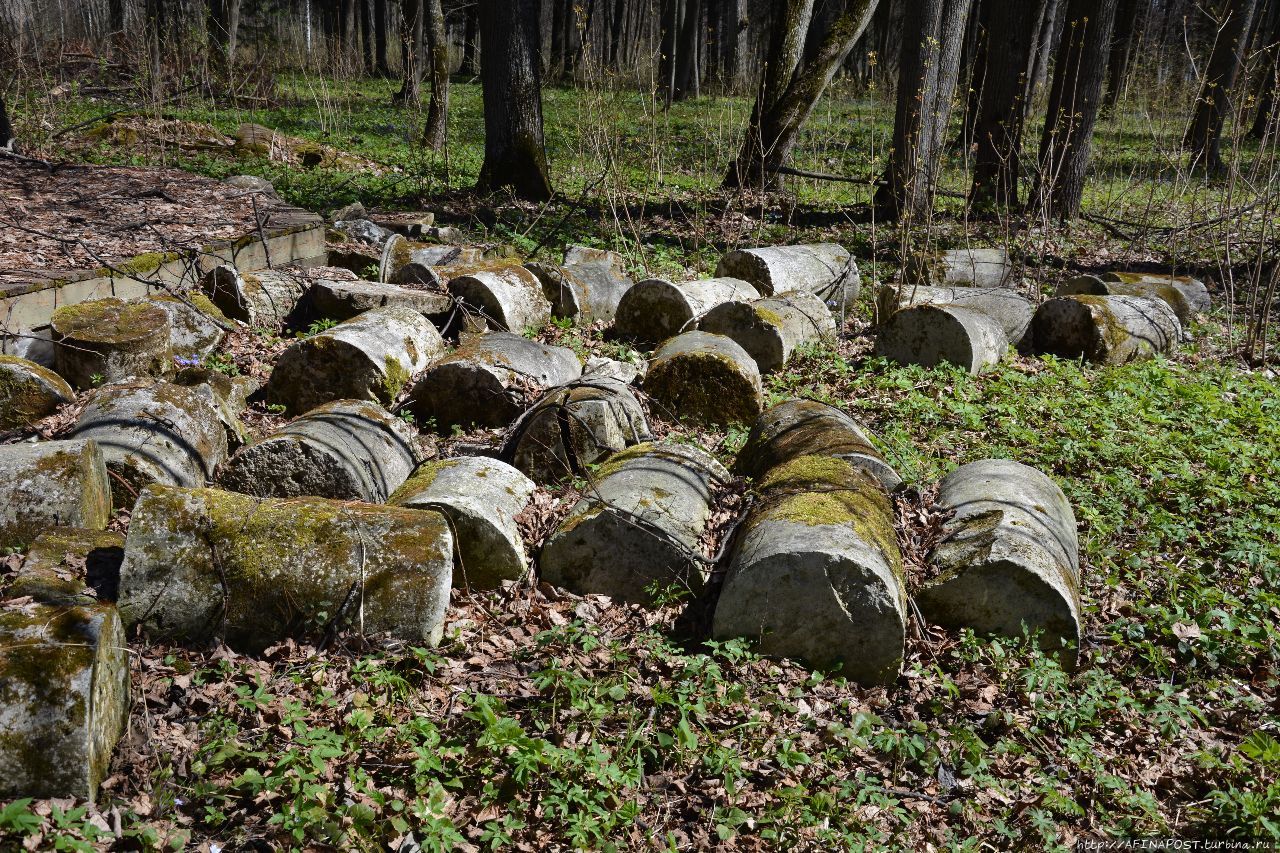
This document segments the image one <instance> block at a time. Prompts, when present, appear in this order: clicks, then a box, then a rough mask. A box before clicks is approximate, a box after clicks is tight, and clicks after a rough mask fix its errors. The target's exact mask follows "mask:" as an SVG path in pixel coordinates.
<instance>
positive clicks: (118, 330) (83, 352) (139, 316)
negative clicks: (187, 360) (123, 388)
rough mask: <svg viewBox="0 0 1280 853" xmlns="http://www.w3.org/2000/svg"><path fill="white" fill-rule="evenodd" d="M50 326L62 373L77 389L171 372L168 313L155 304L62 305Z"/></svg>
mask: <svg viewBox="0 0 1280 853" xmlns="http://www.w3.org/2000/svg"><path fill="white" fill-rule="evenodd" d="M49 327H50V328H51V329H52V331H53V340H54V342H55V344H56V348H55V350H54V360H55V364H56V365H57V371H58V374H59V375H60V376H62V378H64V379H66V380H67V382H69V383H71V385H72V386H73V387H75V388H81V389H84V388H93V387H94V386H95V385H101V384H103V383H111V382H128V381H131V380H133V379H138V378H141V377H143V376H163V375H165V374H166V373H170V372H172V369H171V368H172V364H171V363H170V359H169V335H170V333H171V326H170V323H169V315H168V313H166V312H165V311H164V309H162V308H160V307H158V306H157V305H155V304H153V303H151V302H125V301H123V300H121V299H116V298H114V297H110V298H107V299H93V300H90V301H88V302H79V303H76V304H75V305H64V306H62V307H61V308H59V309H57V310H55V311H54V312H53V315H52V316H51V317H50V318H49Z"/></svg>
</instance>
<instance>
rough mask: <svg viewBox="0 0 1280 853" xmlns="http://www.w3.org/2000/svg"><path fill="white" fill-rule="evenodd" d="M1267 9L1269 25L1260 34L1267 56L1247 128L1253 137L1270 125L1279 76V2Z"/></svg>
mask: <svg viewBox="0 0 1280 853" xmlns="http://www.w3.org/2000/svg"><path fill="white" fill-rule="evenodd" d="M1269 11H1270V14H1269V16H1268V17H1269V18H1270V21H1269V24H1270V26H1268V27H1266V28H1265V29H1264V30H1263V36H1262V38H1263V41H1262V45H1263V47H1264V49H1265V50H1266V51H1267V58H1266V61H1265V62H1263V63H1262V72H1261V73H1260V74H1259V75H1258V111H1257V113H1255V114H1254V119H1253V127H1252V128H1251V129H1250V130H1249V136H1250V137H1252V138H1253V139H1262V138H1263V137H1264V136H1266V134H1267V128H1268V127H1270V125H1271V117H1272V115H1273V113H1274V112H1275V108H1276V88H1277V85H1278V82H1277V80H1278V78H1280V2H1272V3H1271V6H1270V10H1269ZM1273 132H1274V131H1273Z"/></svg>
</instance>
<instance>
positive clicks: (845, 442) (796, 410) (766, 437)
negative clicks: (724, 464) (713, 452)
mask: <svg viewBox="0 0 1280 853" xmlns="http://www.w3.org/2000/svg"><path fill="white" fill-rule="evenodd" d="M801 456H832V457H835V458H837V459H843V460H844V461H846V462H848V463H849V464H850V465H853V466H854V467H855V468H861V469H862V470H864V471H866V472H867V473H868V474H870V475H871V476H873V477H875V478H876V479H877V480H879V481H880V484H881V485H882V486H884V488H885V491H890V492H891V491H893V490H894V489H896V488H897V487H898V486H899V485H900V484H901V483H902V478H901V477H899V476H898V472H897V471H895V470H893V467H892V466H891V465H889V463H888V462H886V461H885V459H884V457H883V456H882V455H881V454H880V451H879V450H877V449H876V447H875V445H874V444H872V443H871V435H870V433H868V432H867V430H866V428H865V427H864V426H863V425H862V424H860V423H858V422H857V421H856V420H854V419H853V418H852V417H851V416H849V415H848V414H846V413H845V412H842V411H840V410H839V409H837V408H835V407H834V406H828V405H827V404H826V403H819V402H818V401H816V400H788V401H787V402H785V403H779V404H778V405H776V406H774V407H773V408H771V409H769V410H768V411H766V412H765V413H764V414H763V415H761V416H760V417H759V419H757V420H756V422H755V423H754V424H753V425H752V427H751V432H750V433H749V434H748V435H747V441H746V444H744V445H743V446H742V450H741V451H740V452H739V453H738V458H737V459H736V460H734V464H733V471H734V473H735V474H740V475H742V476H744V477H751V478H752V479H759V478H761V477H763V476H764V475H765V474H766V473H768V472H769V471H770V470H772V469H773V468H776V467H778V466H779V465H782V464H784V463H786V462H790V461H791V460H793V459H798V458H799V457H801Z"/></svg>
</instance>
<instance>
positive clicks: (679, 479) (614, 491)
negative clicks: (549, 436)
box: [539, 443, 729, 603]
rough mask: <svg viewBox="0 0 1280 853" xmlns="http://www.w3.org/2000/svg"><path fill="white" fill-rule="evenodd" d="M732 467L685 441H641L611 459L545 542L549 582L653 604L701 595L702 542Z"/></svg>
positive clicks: (705, 564) (706, 566)
mask: <svg viewBox="0 0 1280 853" xmlns="http://www.w3.org/2000/svg"><path fill="white" fill-rule="evenodd" d="M728 476H729V475H728V472H726V471H725V470H724V468H723V467H722V466H721V465H720V463H719V462H717V461H716V460H715V459H714V458H713V457H712V456H711V455H709V454H708V453H706V452H705V451H702V450H699V449H698V448H696V447H691V446H689V445H684V444H670V443H656V444H639V445H636V446H635V447H631V448H628V449H627V450H624V451H623V452H621V453H619V454H618V455H616V456H614V457H613V458H612V459H610V460H609V462H607V463H606V464H605V465H604V466H603V468H602V469H601V470H600V471H599V472H598V473H597V475H596V479H595V480H594V481H593V482H592V483H591V484H590V486H588V488H587V489H585V490H584V492H583V497H582V499H581V500H580V501H578V503H577V505H575V506H574V508H573V510H572V511H570V513H569V516H568V517H567V518H566V519H565V520H564V521H563V522H562V523H561V524H560V526H559V527H558V528H557V529H556V532H555V533H553V534H552V535H551V536H550V538H548V539H547V542H546V544H545V545H543V547H542V555H541V558H540V560H539V566H540V568H541V572H542V580H544V581H546V582H547V583H551V584H554V585H556V586H560V587H564V588H565V589H568V590H570V591H572V592H576V593H582V594H586V593H600V594H602V595H608V596H610V597H612V598H616V599H619V600H623V601H633V602H639V603H651V602H653V601H654V599H655V593H656V594H657V597H658V598H661V597H662V594H663V593H664V592H666V591H669V590H673V589H674V590H675V591H677V592H678V593H692V594H695V595H696V594H697V593H698V592H699V591H700V590H701V589H702V586H703V584H704V583H705V582H706V579H707V575H708V573H709V571H710V568H711V566H710V561H709V560H707V559H706V558H705V557H704V556H703V555H702V554H701V552H700V551H699V550H698V548H699V540H700V539H701V537H702V533H703V531H704V530H705V529H706V526H707V521H708V519H709V518H710V516H711V496H712V493H713V490H714V489H715V488H716V486H717V485H719V484H722V483H724V482H725V481H727V480H728Z"/></svg>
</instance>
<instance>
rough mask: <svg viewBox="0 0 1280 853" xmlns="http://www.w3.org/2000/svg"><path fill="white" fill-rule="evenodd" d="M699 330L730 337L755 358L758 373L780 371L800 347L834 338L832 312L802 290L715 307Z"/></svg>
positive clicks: (700, 322) (704, 316) (703, 318)
mask: <svg viewBox="0 0 1280 853" xmlns="http://www.w3.org/2000/svg"><path fill="white" fill-rule="evenodd" d="M698 328H699V329H701V330H702V331H704V332H711V333H712V334H715V335H724V336H725V337H727V338H731V339H732V340H733V341H734V342H736V343H737V344H738V346H740V347H742V348H743V349H744V350H746V351H747V354H748V355H750V356H751V357H752V358H753V359H755V362H756V366H757V367H758V368H759V369H760V372H761V373H768V372H770V371H773V370H778V369H780V368H781V367H782V366H783V365H784V364H786V363H787V360H788V359H790V358H791V354H792V353H793V352H795V351H796V349H797V348H799V347H801V346H804V345H806V344H816V343H819V342H821V341H827V342H833V341H834V340H835V337H836V323H835V319H834V318H833V317H832V316H831V311H829V310H828V309H827V306H826V305H825V304H823V302H822V301H821V300H820V299H818V297H816V296H814V295H813V294H812V293H807V292H805V291H793V292H790V293H784V294H782V295H781V296H766V297H765V298H763V299H756V300H753V301H751V302H726V303H724V304H721V305H717V306H716V307H715V308H712V309H711V310H710V311H708V312H707V313H706V314H705V315H703V317H702V319H701V320H700V321H699V322H698Z"/></svg>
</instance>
